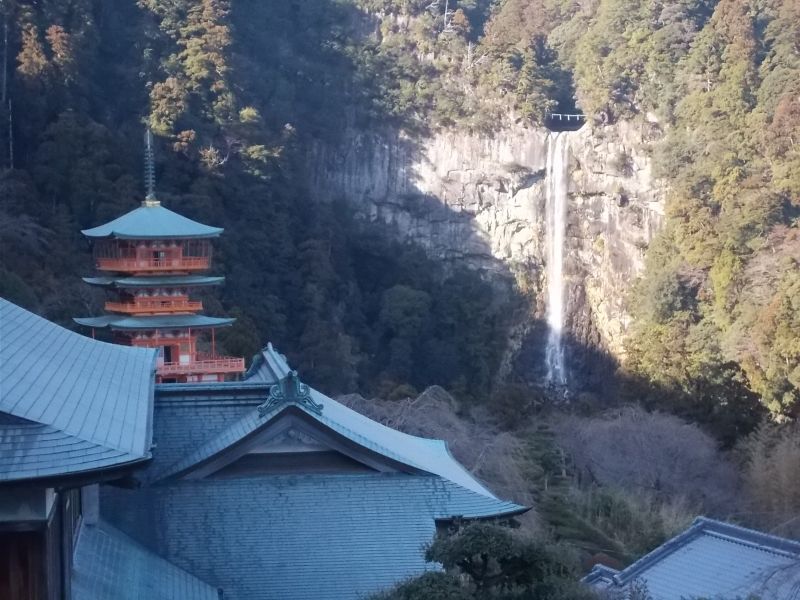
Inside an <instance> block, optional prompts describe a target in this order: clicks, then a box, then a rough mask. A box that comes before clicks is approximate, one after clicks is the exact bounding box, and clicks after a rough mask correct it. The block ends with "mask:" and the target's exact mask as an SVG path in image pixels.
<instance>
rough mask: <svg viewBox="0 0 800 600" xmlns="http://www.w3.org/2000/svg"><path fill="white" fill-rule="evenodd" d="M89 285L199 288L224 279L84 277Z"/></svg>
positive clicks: (198, 277) (194, 276) (167, 276)
mask: <svg viewBox="0 0 800 600" xmlns="http://www.w3.org/2000/svg"><path fill="white" fill-rule="evenodd" d="M83 280H84V281H85V282H86V283H88V284H89V285H99V286H111V287H117V288H138V287H141V288H151V287H162V286H169V287H172V286H177V287H181V286H184V287H199V286H203V285H220V284H221V283H222V282H223V281H225V278H224V277H206V276H203V275H166V276H163V277H84V278H83Z"/></svg>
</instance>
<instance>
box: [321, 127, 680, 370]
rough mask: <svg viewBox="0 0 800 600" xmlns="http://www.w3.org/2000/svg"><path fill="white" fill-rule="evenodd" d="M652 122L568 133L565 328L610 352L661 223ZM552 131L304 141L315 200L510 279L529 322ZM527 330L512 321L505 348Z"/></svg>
mask: <svg viewBox="0 0 800 600" xmlns="http://www.w3.org/2000/svg"><path fill="white" fill-rule="evenodd" d="M650 129H651V125H649V124H645V125H643V126H634V125H631V124H628V123H620V124H617V125H615V126H613V127H604V128H594V129H593V128H591V127H590V126H588V125H587V126H584V127H583V128H582V129H580V130H579V131H574V132H569V133H567V134H566V135H568V136H569V137H570V139H569V146H570V160H569V170H570V189H569V201H568V224H567V234H566V248H565V257H566V258H565V265H564V270H565V281H566V289H567V295H566V297H567V330H568V332H569V334H570V338H571V340H572V342H573V343H574V344H575V345H576V347H584V348H586V347H590V348H594V349H597V350H601V351H603V352H607V353H609V354H610V355H611V356H613V357H614V358H616V359H620V358H622V357H623V340H624V338H625V333H626V330H627V328H628V326H629V323H630V316H629V311H628V308H627V306H626V297H627V292H628V290H629V288H630V286H631V284H632V283H633V281H634V280H635V278H636V277H637V275H638V274H639V273H640V272H641V270H642V268H643V266H644V250H645V249H646V247H647V245H648V244H649V242H650V241H651V239H652V238H653V236H654V234H655V233H656V232H657V231H658V229H659V227H660V225H661V222H662V215H663V205H664V204H663V199H664V187H663V184H662V183H661V182H658V181H656V180H654V178H653V176H652V173H651V161H650V158H649V156H648V153H647V147H648V144H649V140H648V137H647V132H649V131H650ZM550 135H551V134H550V132H548V131H547V130H546V129H531V128H526V127H522V126H516V127H513V128H509V129H505V130H503V131H501V132H498V133H496V134H494V135H492V136H486V135H477V134H469V133H464V132H458V131H450V132H441V133H438V134H435V135H433V136H431V137H427V138H422V139H420V138H414V137H410V136H407V135H404V134H403V133H402V132H400V133H398V132H391V133H383V134H380V133H374V132H371V133H365V132H359V131H350V132H348V133H346V134H345V136H344V138H343V141H342V142H341V143H340V144H337V145H336V146H335V147H332V146H326V145H323V144H316V145H313V147H312V148H313V149H312V150H311V151H310V155H309V161H308V164H309V170H308V179H309V185H310V187H311V190H312V192H313V193H314V194H315V195H316V196H317V197H319V198H321V199H323V200H334V199H338V198H344V199H346V200H347V201H348V202H350V203H351V204H352V206H353V207H354V208H355V210H356V211H357V213H358V214H359V216H361V217H362V218H365V219H368V220H371V221H378V222H381V223H384V224H387V225H389V226H390V227H391V229H392V231H393V232H394V234H395V235H397V236H399V237H400V238H401V239H403V240H407V241H410V242H413V243H415V244H419V245H420V246H422V247H423V248H425V250H426V251H427V252H428V254H429V255H431V256H432V257H435V258H437V259H440V260H442V261H448V262H458V263H461V264H465V265H468V266H469V267H471V268H474V269H479V270H481V271H483V272H484V273H485V274H486V275H487V277H490V278H494V279H498V280H499V279H503V278H505V279H506V280H507V279H508V277H510V276H511V277H513V278H514V279H515V280H516V282H517V284H518V285H519V287H520V288H521V289H522V290H523V291H524V292H526V293H528V294H529V295H530V296H531V297H532V298H533V299H534V300H535V301H534V303H533V305H534V309H533V314H532V315H530V323H534V322H536V321H537V318H539V317H541V316H542V314H543V313H544V308H545V307H544V298H545V296H544V295H543V294H542V290H543V289H544V286H546V284H547V282H546V281H545V269H544V261H545V257H546V256H547V254H546V247H545V244H546V230H545V229H546V224H545V218H544V216H545V202H546V183H547V182H546V179H547V172H546V161H547V149H548V136H550ZM534 329H535V327H528V325H527V324H526V323H521V324H520V326H519V327H518V328H517V335H516V337H517V338H518V339H515V340H512V344H511V345H512V346H513V347H512V351H514V352H517V351H519V350H520V348H521V346H522V345H523V341H522V339H523V338H525V337H526V336H527V337H528V338H531V336H530V335H529V334H530V333H531V330H534ZM536 338H537V335H533V339H534V342H535V341H536ZM528 341H529V342H530V339H529V340H528ZM574 366H576V367H580V365H579V364H578V365H574Z"/></svg>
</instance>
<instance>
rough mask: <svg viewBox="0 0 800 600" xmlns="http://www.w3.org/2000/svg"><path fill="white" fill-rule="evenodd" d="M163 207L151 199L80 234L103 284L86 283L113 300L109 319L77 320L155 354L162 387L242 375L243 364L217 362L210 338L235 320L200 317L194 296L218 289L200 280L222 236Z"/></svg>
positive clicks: (108, 307) (207, 278) (96, 281)
mask: <svg viewBox="0 0 800 600" xmlns="http://www.w3.org/2000/svg"><path fill="white" fill-rule="evenodd" d="M222 231H223V230H222V228H220V227H210V226H208V225H204V224H202V223H198V222H197V221H193V220H191V219H187V218H186V217H184V216H182V215H179V214H178V213H176V212H173V211H171V210H169V209H167V208H164V207H163V206H161V203H160V202H159V201H158V200H155V199H154V198H153V197H152V196H150V195H148V198H147V199H146V200H145V201H144V202H142V205H141V206H140V207H139V208H136V209H134V210H132V211H130V212H129V213H127V214H124V215H122V216H121V217H119V218H117V219H114V220H113V221H110V222H109V223H106V224H104V225H100V226H98V227H93V228H91V229H85V230H83V232H82V233H83V234H84V235H85V236H86V237H88V238H89V239H90V240H92V242H93V252H94V258H95V266H96V268H97V269H98V270H99V271H101V272H103V275H102V276H98V277H85V278H84V281H85V282H86V283H89V284H90V285H96V286H102V287H104V288H106V289H107V290H108V291H109V292H111V293H112V294H113V298H112V299H110V300H109V301H108V302H106V304H105V310H106V312H107V313H108V314H106V315H103V316H99V317H85V318H76V319H75V322H76V323H78V324H80V325H84V326H86V327H91V328H92V331H94V330H95V329H103V328H108V329H110V330H111V331H112V334H113V339H114V341H116V342H118V343H121V344H126V345H131V346H142V347H148V348H157V349H158V351H159V355H158V362H157V375H156V377H157V380H158V381H160V382H164V383H168V382H173V381H174V382H191V381H223V380H224V379H225V376H226V375H227V374H231V373H241V372H243V371H244V359H242V358H235V357H228V356H218V355H217V353H216V340H215V336H214V330H215V329H216V328H218V327H224V326H227V325H231V324H232V323H233V322H234V320H235V319H230V318H217V317H208V316H205V315H201V314H198V313H199V312H200V311H201V310H202V309H203V304H202V302H201V301H200V300H196V299H192V298H190V297H189V293H190V291H191V290H194V289H196V288H199V287H205V286H212V285H219V284H220V283H222V281H223V278H222V277H214V276H210V275H205V274H202V273H201V272H203V271H206V270H208V269H209V267H210V266H211V254H212V245H211V240H212V239H213V238H216V237H219V235H220V234H221V233H222ZM202 331H210V332H211V344H210V348H209V349H210V352H208V351H205V348H204V351H201V347H202V345H203V342H201V341H200V337H199V336H200V333H201V332H202Z"/></svg>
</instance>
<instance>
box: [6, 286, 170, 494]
mask: <svg viewBox="0 0 800 600" xmlns="http://www.w3.org/2000/svg"><path fill="white" fill-rule="evenodd" d="M155 359H156V353H155V351H154V350H148V349H142V348H130V347H124V346H117V345H113V344H106V343H104V342H98V341H95V340H92V339H89V338H87V337H84V336H82V335H79V334H77V333H74V332H72V331H68V330H66V329H64V328H63V327H59V326H58V325H55V324H53V323H50V322H49V321H47V320H45V319H43V318H41V317H38V316H36V315H35V314H33V313H31V312H28V311H26V310H24V309H22V308H20V307H18V306H15V305H14V304H12V303H10V302H8V301H6V300H3V299H0V414H2V418H1V419H0V481H11V480H21V479H31V478H39V477H45V476H54V475H64V474H72V473H78V472H83V471H89V470H95V469H102V468H109V467H114V466H119V465H122V464H125V463H131V462H136V461H140V460H143V459H146V458H148V457H149V456H150V445H151V438H152V430H151V423H150V418H151V415H152V403H153V372H154V370H155Z"/></svg>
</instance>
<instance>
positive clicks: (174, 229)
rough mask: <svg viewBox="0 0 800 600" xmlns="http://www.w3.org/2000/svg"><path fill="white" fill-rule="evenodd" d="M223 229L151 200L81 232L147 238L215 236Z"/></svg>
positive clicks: (94, 235)
mask: <svg viewBox="0 0 800 600" xmlns="http://www.w3.org/2000/svg"><path fill="white" fill-rule="evenodd" d="M222 231H223V229H222V228H220V227H210V226H208V225H203V224H202V223H198V222H197V221H192V220H191V219H188V218H186V217H184V216H182V215H179V214H178V213H176V212H173V211H171V210H169V209H168V208H164V207H163V206H161V204H160V203H148V204H146V205H143V206H140V207H139V208H135V209H134V210H132V211H130V212H128V213H125V214H124V215H122V216H121V217H118V218H116V219H114V220H113V221H109V222H108V223H105V224H104V225H99V226H97V227H93V228H91V229H84V230H83V231H81V233H83V235H85V236H86V237H90V238H118V239H134V240H148V239H184V238H214V237H218V236H219V235H220V234H221V233H222Z"/></svg>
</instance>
